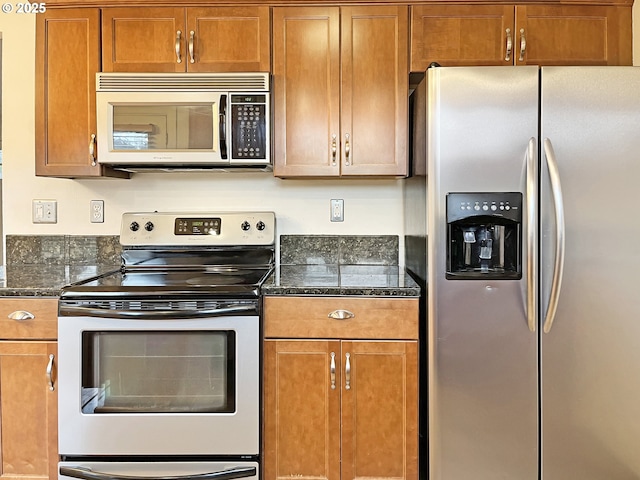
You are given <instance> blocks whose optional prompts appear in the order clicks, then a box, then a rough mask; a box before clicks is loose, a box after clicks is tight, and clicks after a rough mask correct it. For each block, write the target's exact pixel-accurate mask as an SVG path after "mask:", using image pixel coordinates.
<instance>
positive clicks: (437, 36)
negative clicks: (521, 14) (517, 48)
mask: <svg viewBox="0 0 640 480" xmlns="http://www.w3.org/2000/svg"><path fill="white" fill-rule="evenodd" d="M513 23H514V7H513V5H414V6H412V7H411V71H412V72H424V71H425V70H426V69H427V68H428V67H429V65H430V64H431V62H437V63H439V64H440V65H442V66H444V67H449V66H466V65H513V51H514V50H513V48H514V47H513V46H514V45H515V43H514V42H515V36H514V33H513ZM509 40H510V41H511V51H510V52H509V44H508V42H509Z"/></svg>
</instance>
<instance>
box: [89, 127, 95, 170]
mask: <svg viewBox="0 0 640 480" xmlns="http://www.w3.org/2000/svg"><path fill="white" fill-rule="evenodd" d="M89 158H90V159H91V166H92V167H95V166H96V134H95V133H92V134H91V138H90V139H89Z"/></svg>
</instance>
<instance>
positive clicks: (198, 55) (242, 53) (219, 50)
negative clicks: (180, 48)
mask: <svg viewBox="0 0 640 480" xmlns="http://www.w3.org/2000/svg"><path fill="white" fill-rule="evenodd" d="M192 32H193V33H192ZM192 34H193V40H191V35H192ZM185 35H186V36H187V40H188V42H191V43H192V44H193V47H192V51H193V61H192V59H191V53H189V59H188V63H187V70H188V71H190V72H269V71H270V69H271V57H270V55H271V48H270V33H269V7H267V6H262V7H242V6H239V7H203V8H195V7H194V8H187V29H186V33H185ZM187 49H188V50H189V47H188V48H187Z"/></svg>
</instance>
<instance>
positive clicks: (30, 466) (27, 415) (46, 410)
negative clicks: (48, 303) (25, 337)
mask: <svg viewBox="0 0 640 480" xmlns="http://www.w3.org/2000/svg"><path fill="white" fill-rule="evenodd" d="M50 355H54V358H55V355H56V342H46V341H43V342H41V341H0V426H1V429H2V440H1V443H0V454H1V455H2V471H1V474H0V478H2V479H15V480H18V479H20V480H40V479H56V478H58V475H57V464H58V433H57V425H58V422H57V418H56V416H57V412H58V394H57V391H55V390H53V391H52V390H50V389H49V380H48V377H47V374H46V372H47V366H48V365H49V362H50V361H51V359H50ZM52 375H55V371H52ZM52 380H55V378H52Z"/></svg>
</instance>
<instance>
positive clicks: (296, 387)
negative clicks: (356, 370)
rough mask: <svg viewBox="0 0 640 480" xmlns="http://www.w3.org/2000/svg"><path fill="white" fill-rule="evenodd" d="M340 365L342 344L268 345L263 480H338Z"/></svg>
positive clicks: (269, 342) (279, 342) (285, 342)
mask: <svg viewBox="0 0 640 480" xmlns="http://www.w3.org/2000/svg"><path fill="white" fill-rule="evenodd" d="M332 354H333V359H334V360H335V365H336V366H335V377H334V375H332V367H331V365H332ZM339 360H340V342H339V341H327V340H313V341H311V340H309V341H306V340H295V341H288V340H265V341H264V379H263V383H264V445H265V448H264V470H263V472H264V479H265V480H275V479H290V478H300V477H304V478H314V479H318V480H322V479H326V480H336V479H338V478H340V477H339V476H340V381H341V378H340V365H339ZM332 385H334V386H335V388H332Z"/></svg>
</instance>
